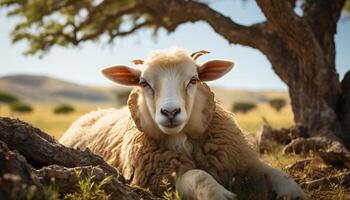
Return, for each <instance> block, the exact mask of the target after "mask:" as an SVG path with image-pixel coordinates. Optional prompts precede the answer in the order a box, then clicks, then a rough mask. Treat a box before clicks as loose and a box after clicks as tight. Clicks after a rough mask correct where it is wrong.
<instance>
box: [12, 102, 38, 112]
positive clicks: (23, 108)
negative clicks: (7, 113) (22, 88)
mask: <svg viewBox="0 0 350 200" xmlns="http://www.w3.org/2000/svg"><path fill="white" fill-rule="evenodd" d="M11 111H12V112H21V113H30V112H32V111H33V108H32V106H31V105H29V104H27V103H23V102H15V103H12V104H11Z"/></svg>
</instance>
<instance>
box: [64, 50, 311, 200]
mask: <svg viewBox="0 0 350 200" xmlns="http://www.w3.org/2000/svg"><path fill="white" fill-rule="evenodd" d="M205 53H208V52H199V53H196V54H193V55H192V56H191V55H189V53H188V52H187V51H186V50H184V49H180V48H172V49H167V50H158V51H153V52H151V53H150V55H149V57H148V59H146V60H145V62H143V61H141V60H137V62H135V64H142V66H143V70H139V69H137V68H135V67H134V68H133V67H128V66H124V65H118V66H113V67H108V68H105V69H103V70H102V74H103V75H104V76H106V77H107V78H108V79H110V80H112V81H114V82H116V83H119V84H123V85H128V86H135V88H134V89H133V90H132V92H131V94H130V96H129V99H128V105H127V107H124V108H121V109H112V108H111V109H102V110H98V111H94V112H91V113H88V114H86V115H84V116H82V117H81V118H80V119H78V120H77V121H76V122H74V123H73V124H72V125H71V127H70V128H69V129H68V130H67V132H66V133H65V134H64V135H63V137H62V138H61V139H60V142H61V143H62V144H64V145H66V146H69V147H73V148H79V149H85V148H88V149H90V150H91V151H92V152H94V153H95V154H98V155H100V156H101V157H103V158H104V159H105V160H106V161H107V162H108V163H109V164H111V165H112V166H114V167H116V168H117V169H118V170H119V171H120V172H121V174H122V175H123V176H124V177H125V178H126V179H127V180H128V181H129V182H130V184H132V185H137V186H139V187H143V188H149V189H150V190H151V191H152V192H153V193H154V194H156V195H162V192H163V191H162V188H161V187H160V184H161V181H162V180H163V179H164V178H167V179H168V180H170V181H171V183H172V184H173V186H176V188H177V189H178V191H179V193H180V194H181V196H182V197H183V198H184V199H201V200H206V199H236V198H237V195H236V194H235V193H233V192H231V191H229V190H228V189H227V188H228V186H229V185H230V184H232V182H233V179H235V180H236V181H234V183H236V182H237V183H238V180H244V179H246V178H249V180H251V182H252V185H254V184H255V187H257V188H266V189H265V190H269V189H271V190H272V191H273V192H274V194H276V197H277V198H280V197H287V198H288V199H297V198H299V199H307V197H306V195H305V194H304V192H303V191H302V189H301V188H300V187H299V186H298V185H297V183H296V182H295V181H294V180H293V179H292V178H291V177H290V176H289V175H287V174H286V173H284V172H282V171H280V170H278V169H274V168H272V167H271V166H269V165H268V164H266V163H264V162H263V161H261V160H260V159H259V156H258V154H257V152H256V151H255V150H254V149H253V148H252V146H251V145H250V144H249V143H248V141H247V140H246V139H245V136H244V135H243V133H242V131H241V130H240V128H239V127H238V125H237V124H236V122H235V119H234V117H233V114H232V113H230V112H228V111H226V110H225V109H224V108H222V107H221V106H220V105H219V104H218V103H216V102H215V100H214V94H213V92H212V91H211V90H210V88H209V87H208V85H207V84H206V83H205V82H207V81H212V80H216V79H218V78H220V77H222V76H223V75H225V74H226V73H227V72H229V71H230V70H231V69H232V68H233V66H234V62H233V61H230V60H211V61H208V62H205V63H203V64H201V65H200V64H197V63H196V58H197V57H198V56H200V55H202V54H205ZM173 173H176V175H175V176H174V175H173ZM268 186H269V187H268ZM236 193H237V194H239V191H236ZM238 197H239V196H238ZM256 198H257V199H261V198H260V197H256Z"/></svg>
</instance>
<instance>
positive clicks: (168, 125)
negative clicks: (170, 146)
mask: <svg viewBox="0 0 350 200" xmlns="http://www.w3.org/2000/svg"><path fill="white" fill-rule="evenodd" d="M180 125H181V123H179V122H173V121H169V122H167V123H165V124H162V126H164V127H165V128H175V127H178V126H180Z"/></svg>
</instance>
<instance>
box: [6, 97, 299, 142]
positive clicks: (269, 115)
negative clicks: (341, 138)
mask: <svg viewBox="0 0 350 200" xmlns="http://www.w3.org/2000/svg"><path fill="white" fill-rule="evenodd" d="M106 107H112V105H96V104H83V105H75V106H74V108H75V109H76V111H75V112H73V113H70V114H55V113H53V109H54V105H33V108H34V110H33V112H32V113H14V112H11V111H10V109H9V107H8V106H1V109H0V116H10V117H15V118H19V119H21V120H23V121H25V122H28V123H31V124H33V125H34V126H35V127H38V128H40V129H42V130H43V131H45V132H46V133H48V134H50V135H52V136H54V137H55V138H59V137H61V135H62V134H63V133H64V132H65V130H67V128H68V127H69V125H70V124H71V123H72V122H74V121H75V120H76V119H77V118H79V117H80V116H81V115H83V114H85V113H87V112H89V111H92V110H96V109H98V108H106ZM226 109H229V108H226ZM263 117H264V118H266V119H267V121H268V122H269V123H270V124H271V125H272V126H273V127H274V128H282V127H289V126H291V125H292V124H293V114H292V111H291V109H290V106H289V107H286V108H284V109H283V110H282V111H281V112H276V111H275V110H273V109H272V108H271V107H270V106H269V105H268V104H264V103H261V104H259V105H258V106H257V108H256V109H254V110H252V111H250V112H248V113H246V114H242V113H237V114H236V120H237V122H238V124H239V126H240V127H241V128H242V129H243V130H244V131H245V132H247V133H250V134H254V133H256V132H257V131H259V130H260V128H261V126H262V125H263V124H264V121H263Z"/></svg>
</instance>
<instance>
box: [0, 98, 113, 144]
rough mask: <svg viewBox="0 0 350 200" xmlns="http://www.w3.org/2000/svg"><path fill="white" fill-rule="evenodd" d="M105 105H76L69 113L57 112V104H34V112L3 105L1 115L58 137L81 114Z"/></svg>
mask: <svg viewBox="0 0 350 200" xmlns="http://www.w3.org/2000/svg"><path fill="white" fill-rule="evenodd" d="M103 107H107V105H103V106H98V105H80V106H76V105H75V106H74V108H75V109H76V110H75V112H72V113H69V114H55V113H54V108H55V105H33V112H31V113H16V112H11V111H10V108H9V107H8V106H1V108H0V116H7V117H15V118H19V119H21V120H23V121H25V122H28V123H30V124H32V125H33V126H34V127H37V128H40V129H41V130H43V131H44V132H46V133H48V134H50V135H52V136H54V137H55V138H56V139H58V138H60V137H61V136H62V135H63V133H64V132H65V131H66V130H67V129H68V127H69V126H70V125H71V124H72V123H73V122H74V121H75V120H76V119H78V118H79V117H80V116H82V115H83V114H85V113H87V112H89V111H92V110H96V109H98V108H103Z"/></svg>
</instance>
